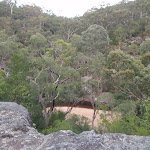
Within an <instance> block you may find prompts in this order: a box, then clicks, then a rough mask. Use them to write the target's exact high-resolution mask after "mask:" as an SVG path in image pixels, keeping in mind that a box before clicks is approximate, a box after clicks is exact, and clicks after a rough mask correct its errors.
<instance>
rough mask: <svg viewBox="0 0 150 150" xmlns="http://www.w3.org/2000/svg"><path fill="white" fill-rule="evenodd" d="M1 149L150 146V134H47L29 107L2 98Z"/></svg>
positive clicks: (135, 149)
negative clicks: (40, 129) (37, 125)
mask: <svg viewBox="0 0 150 150" xmlns="http://www.w3.org/2000/svg"><path fill="white" fill-rule="evenodd" d="M0 150H150V137H143V136H128V135H125V134H111V133H107V134H103V135H99V134H96V133H95V132H93V131H89V132H83V133H81V134H80V135H77V134H75V133H73V132H72V131H59V132H56V133H52V134H49V135H47V136H44V135H42V134H40V133H38V132H37V131H36V129H34V128H33V127H32V121H31V119H30V116H29V113H28V111H27V109H26V108H24V107H23V106H20V105H18V104H16V103H10V102H0Z"/></svg>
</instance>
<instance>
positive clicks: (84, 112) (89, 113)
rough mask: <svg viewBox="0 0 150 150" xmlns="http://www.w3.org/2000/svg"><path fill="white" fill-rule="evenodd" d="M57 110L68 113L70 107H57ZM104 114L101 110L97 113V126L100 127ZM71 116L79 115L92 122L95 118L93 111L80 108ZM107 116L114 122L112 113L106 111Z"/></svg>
mask: <svg viewBox="0 0 150 150" xmlns="http://www.w3.org/2000/svg"><path fill="white" fill-rule="evenodd" d="M55 108H56V109H57V110H60V111H64V112H67V109H68V107H55ZM103 113H104V112H103V111H102V110H99V111H98V112H97V115H96V119H95V126H98V122H100V117H99V116H100V114H103ZM70 114H77V115H80V116H85V117H87V118H88V119H89V120H90V121H92V117H93V109H89V108H78V107H74V108H73V109H72V111H71V113H70ZM106 114H108V116H107V118H108V119H109V120H112V118H113V116H114V115H112V113H111V111H106ZM68 115H69V114H68Z"/></svg>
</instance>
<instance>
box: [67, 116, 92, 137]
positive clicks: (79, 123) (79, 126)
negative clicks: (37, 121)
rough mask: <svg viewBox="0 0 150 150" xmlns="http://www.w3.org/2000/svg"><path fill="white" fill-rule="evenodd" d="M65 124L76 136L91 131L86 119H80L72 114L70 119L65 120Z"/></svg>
mask: <svg viewBox="0 0 150 150" xmlns="http://www.w3.org/2000/svg"><path fill="white" fill-rule="evenodd" d="M67 122H68V123H69V124H70V126H71V127H72V131H73V132H75V133H77V134H79V133H81V132H83V131H89V130H90V129H91V128H90V125H89V121H88V118H86V117H84V116H82V117H81V116H79V115H75V114H73V115H72V117H71V118H69V119H68V120H67Z"/></svg>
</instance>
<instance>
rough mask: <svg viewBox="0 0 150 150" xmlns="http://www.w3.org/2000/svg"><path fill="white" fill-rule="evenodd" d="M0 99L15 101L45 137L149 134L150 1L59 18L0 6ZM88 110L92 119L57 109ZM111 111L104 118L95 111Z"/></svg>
mask: <svg viewBox="0 0 150 150" xmlns="http://www.w3.org/2000/svg"><path fill="white" fill-rule="evenodd" d="M0 101H7V102H16V103H18V104H21V105H23V106H25V107H26V108H27V109H28V110H29V111H30V114H31V118H32V120H33V122H34V126H35V128H37V130H39V131H40V132H42V133H44V134H48V133H51V132H55V131H58V130H61V129H63V130H64V129H66V130H72V131H74V132H76V133H81V132H82V131H85V130H91V128H92V129H95V131H96V132H98V133H103V132H112V133H125V134H132V135H133V134H136V135H143V136H149V135H150V0H135V1H131V2H130V1H129V2H126V1H124V0H123V1H122V2H121V3H119V4H117V5H114V6H108V5H107V6H105V7H101V8H93V9H91V10H89V11H87V12H86V13H85V14H84V15H83V16H81V17H74V18H66V17H59V16H56V15H55V14H53V13H51V14H50V13H46V12H44V11H43V10H42V9H41V8H40V7H38V6H35V5H34V6H30V5H23V6H17V4H16V3H13V2H12V1H11V0H10V1H8V0H3V1H1V2H0ZM63 105H69V106H72V107H74V106H76V105H84V106H85V105H86V106H90V107H91V108H92V109H93V119H92V126H91V125H90V124H91V123H89V121H88V119H87V118H86V117H84V116H83V117H80V116H77V115H73V116H72V117H70V118H69V119H66V118H65V116H66V114H68V113H69V112H70V111H71V109H72V108H70V109H69V110H68V112H66V113H64V112H56V109H55V107H56V106H63ZM99 109H101V110H103V111H104V112H106V111H107V110H110V111H112V112H114V113H115V114H116V117H115V118H114V119H113V120H111V121H110V120H108V119H107V114H106V113H104V114H105V115H100V118H101V120H102V121H101V122H100V123H99V126H98V127H95V126H94V120H95V115H96V114H97V110H99Z"/></svg>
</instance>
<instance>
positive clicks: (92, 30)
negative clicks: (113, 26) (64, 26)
mask: <svg viewBox="0 0 150 150" xmlns="http://www.w3.org/2000/svg"><path fill="white" fill-rule="evenodd" d="M109 42H110V39H109V35H108V32H107V30H106V29H104V27H102V26H99V25H91V26H90V27H89V28H88V29H87V30H86V31H84V32H82V48H83V51H84V52H85V53H90V54H96V53H97V52H102V53H105V52H106V48H107V47H108V46H109Z"/></svg>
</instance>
